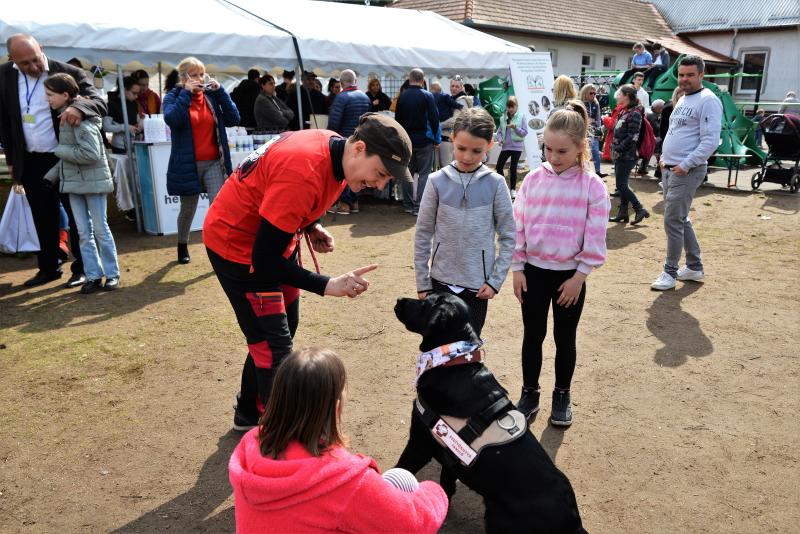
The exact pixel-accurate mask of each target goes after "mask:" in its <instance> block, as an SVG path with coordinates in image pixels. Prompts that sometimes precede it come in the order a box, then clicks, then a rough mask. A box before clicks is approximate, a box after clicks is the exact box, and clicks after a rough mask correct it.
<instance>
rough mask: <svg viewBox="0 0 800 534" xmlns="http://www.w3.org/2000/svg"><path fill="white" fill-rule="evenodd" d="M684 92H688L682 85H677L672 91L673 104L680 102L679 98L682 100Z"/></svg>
mask: <svg viewBox="0 0 800 534" xmlns="http://www.w3.org/2000/svg"><path fill="white" fill-rule="evenodd" d="M684 94H686V91H684V90H683V89H681V88H680V87H676V88H675V90H674V91H672V98H671V99H670V101H671V102H672V105H673V106H676V105H677V104H678V100H680V99H681V97H682V96H683V95H684Z"/></svg>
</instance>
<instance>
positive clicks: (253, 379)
mask: <svg viewBox="0 0 800 534" xmlns="http://www.w3.org/2000/svg"><path fill="white" fill-rule="evenodd" d="M206 252H208V259H209V261H210V262H211V267H212V268H213V269H214V274H216V275H217V279H218V280H219V283H220V285H221V286H222V289H223V291H225V295H227V297H228V300H230V302H231V306H233V312H234V313H235V314H236V320H237V321H238V322H239V328H241V329H242V333H243V334H244V337H245V339H246V340H247V347H248V353H247V359H246V360H245V363H244V368H243V369H242V385H241V391H240V395H239V409H240V410H241V411H243V412H244V413H245V414H247V415H250V416H258V415H259V414H260V413H261V412H263V411H264V408H265V407H266V405H267V400H268V399H269V392H270V391H271V390H272V380H273V378H274V377H275V370H276V369H277V368H278V366H279V365H280V363H281V362H282V361H283V359H284V358H285V357H286V356H288V355H289V353H290V352H291V351H292V338H293V337H294V333H295V331H296V330H297V325H298V323H299V321H300V298H299V296H300V291H299V290H298V289H296V288H293V287H289V286H284V285H269V284H264V283H263V282H260V281H259V280H258V278H257V277H256V276H255V275H254V274H253V273H251V272H250V266H249V265H243V264H240V263H235V262H232V261H228V260H226V259H225V258H223V257H222V256H219V255H218V254H216V253H214V252H213V251H212V250H209V249H206Z"/></svg>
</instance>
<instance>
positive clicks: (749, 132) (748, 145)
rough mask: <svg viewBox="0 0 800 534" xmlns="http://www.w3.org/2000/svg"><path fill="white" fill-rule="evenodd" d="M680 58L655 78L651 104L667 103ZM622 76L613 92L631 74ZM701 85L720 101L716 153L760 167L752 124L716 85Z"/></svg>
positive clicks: (722, 162)
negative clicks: (733, 155)
mask: <svg viewBox="0 0 800 534" xmlns="http://www.w3.org/2000/svg"><path fill="white" fill-rule="evenodd" d="M682 58H683V56H680V57H678V59H677V60H675V62H674V63H673V64H672V66H671V67H670V68H669V70H667V71H666V72H664V73H663V74H661V75H660V76H659V77H658V78H657V79H656V81H655V84H654V85H653V91H652V93H651V96H650V101H651V102H652V101H654V100H657V99H659V98H660V99H662V100H664V101H665V102H669V100H670V99H671V98H672V92H673V91H674V90H675V88H676V87H677V86H678V64H679V63H680V60H681V59H682ZM623 77H625V73H621V74H619V75H617V77H616V78H615V79H614V83H613V84H612V89H614V90H616V88H617V87H620V86H621V85H624V84H625V83H630V80H631V78H632V77H633V75H632V74H631V75H630V76H628V77H627V78H626V79H624V80H623ZM711 77H720V75H716V76H711V75H709V76H707V78H711ZM725 77H730V75H725ZM703 86H704V87H707V88H709V89H710V90H711V91H713V92H714V94H715V95H717V98H719V99H720V102H722V131H721V132H720V145H719V148H718V149H717V153H719V154H737V155H741V156H743V157H742V158H741V159H740V160H739V164H740V165H745V164H748V165H761V163H762V161H764V159H766V157H767V153H766V152H765V151H764V150H762V149H761V147H759V146H758V145H757V144H756V138H755V128H756V126H757V125H756V123H755V122H754V121H752V120H750V119H748V118H747V117H745V116H744V115H743V114H742V112H741V111H740V110H739V109H738V108H737V107H736V103H735V102H734V101H733V98H732V97H731V95H730V94H729V93H728V92H726V91H721V90H720V88H719V87H718V86H717V84H715V83H713V82H710V81H708V80H707V79H704V80H703ZM610 93H611V94H609V95H608V102H609V106H610V107H611V109H613V108H614V107H616V105H617V103H616V101H615V99H614V91H611V92H610ZM748 154H749V155H750V156H749V157H748V156H747V155H748ZM735 159H736V158H717V159H716V160H715V161H714V165H718V166H721V167H731V166H734V165H736V162H735Z"/></svg>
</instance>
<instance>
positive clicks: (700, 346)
mask: <svg viewBox="0 0 800 534" xmlns="http://www.w3.org/2000/svg"><path fill="white" fill-rule="evenodd" d="M678 284H679V285H678V287H677V289H675V290H670V291H662V292H660V293H659V295H658V296H657V297H656V298H655V299H654V300H653V304H651V305H650V307H649V308H647V314H648V317H647V329H648V330H650V332H651V333H652V334H653V335H654V336H655V337H656V338H657V339H658V340H659V341H660V342H661V343H662V344H663V345H664V346H663V347H661V348H660V349H658V350H657V351H656V353H655V357H654V358H653V359H654V360H655V362H656V363H657V364H659V365H664V366H667V367H678V366H679V365H683V364H684V363H686V362H687V360H688V359H689V358H690V357H692V358H699V357H702V356H708V355H709V354H711V353H712V352H713V351H714V346H713V345H712V343H711V340H710V339H709V338H708V336H706V334H705V333H704V332H703V329H702V327H701V326H700V321H698V320H697V319H695V318H694V316H692V315H691V314H690V313H688V312H686V311H684V310H683V309H682V308H681V301H682V300H683V299H684V298H686V297H688V296H689V295H691V294H692V293H694V292H695V291H698V290H699V289H701V288H702V287H703V284H698V283H696V282H687V283H684V284H683V285H680V284H681V282H678Z"/></svg>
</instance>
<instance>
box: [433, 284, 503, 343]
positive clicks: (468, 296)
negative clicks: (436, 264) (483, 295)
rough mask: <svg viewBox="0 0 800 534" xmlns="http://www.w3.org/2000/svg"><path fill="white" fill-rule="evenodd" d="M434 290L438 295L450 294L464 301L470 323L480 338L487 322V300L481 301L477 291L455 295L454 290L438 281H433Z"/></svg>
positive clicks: (467, 290)
mask: <svg viewBox="0 0 800 534" xmlns="http://www.w3.org/2000/svg"><path fill="white" fill-rule="evenodd" d="M433 290H434V291H436V292H437V293H450V294H451V295H455V296H457V297H458V298H460V299H461V300H463V301H464V302H465V303H466V304H467V306H469V322H470V323H472V328H473V329H474V330H475V333H476V334H477V335H478V337H481V330H483V324H484V323H485V322H486V312H487V311H488V309H489V301H488V300H486V299H479V298H478V297H476V296H475V294H476V292H475V291H470V290H469V289H465V290H464V291H462V292H461V293H455V292H453V290H452V289H450V288H449V287H447V284H443V283H441V282H439V281H438V280H433Z"/></svg>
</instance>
